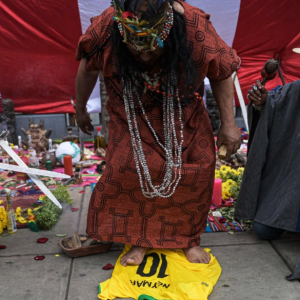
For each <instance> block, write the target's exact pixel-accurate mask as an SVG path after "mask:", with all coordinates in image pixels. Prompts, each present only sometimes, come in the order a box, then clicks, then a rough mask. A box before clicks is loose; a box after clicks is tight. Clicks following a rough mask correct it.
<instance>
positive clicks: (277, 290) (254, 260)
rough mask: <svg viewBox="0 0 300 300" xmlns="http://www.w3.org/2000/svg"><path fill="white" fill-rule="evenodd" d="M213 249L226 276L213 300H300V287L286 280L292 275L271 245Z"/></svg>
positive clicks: (215, 290)
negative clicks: (287, 276)
mask: <svg viewBox="0 0 300 300" xmlns="http://www.w3.org/2000/svg"><path fill="white" fill-rule="evenodd" d="M211 249H212V254H213V255H215V256H216V258H217V259H218V261H219V263H220V265H221V267H222V275H221V277H220V279H219V281H218V283H217V284H216V286H215V288H214V290H213V292H212V294H211V296H210V297H209V300H220V299H226V300H229V299H230V300H241V299H243V300H248V299H249V300H273V299H274V300H276V299H278V300H282V299H284V300H298V299H300V298H299V295H300V283H299V282H298V281H294V282H288V281H287V280H285V279H284V278H285V276H286V275H289V274H290V273H291V272H290V270H289V268H288V267H287V266H286V265H285V263H284V262H283V261H282V259H281V258H280V257H279V256H278V254H277V253H276V251H275V250H274V249H273V247H272V246H271V245H270V244H256V245H234V246H224V247H212V248H211ZM226 285H228V286H226Z"/></svg>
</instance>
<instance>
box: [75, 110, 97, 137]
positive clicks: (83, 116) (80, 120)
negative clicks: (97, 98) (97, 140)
mask: <svg viewBox="0 0 300 300" xmlns="http://www.w3.org/2000/svg"><path fill="white" fill-rule="evenodd" d="M76 122H77V125H78V127H79V128H80V129H81V131H82V132H84V133H86V134H88V135H91V134H92V131H94V126H93V124H92V119H91V118H90V115H89V114H88V112H87V110H86V108H82V109H79V108H77V107H76Z"/></svg>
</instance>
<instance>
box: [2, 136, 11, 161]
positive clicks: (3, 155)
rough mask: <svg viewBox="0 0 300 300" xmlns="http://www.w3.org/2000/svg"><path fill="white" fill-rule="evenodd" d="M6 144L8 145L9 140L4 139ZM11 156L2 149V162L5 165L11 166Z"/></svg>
mask: <svg viewBox="0 0 300 300" xmlns="http://www.w3.org/2000/svg"><path fill="white" fill-rule="evenodd" d="M4 142H5V143H6V144H7V145H8V142H7V138H5V139H4ZM9 159H10V155H9V154H8V153H7V152H6V150H5V149H4V148H2V162H3V163H4V164H9Z"/></svg>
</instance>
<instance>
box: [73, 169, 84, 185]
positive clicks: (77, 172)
mask: <svg viewBox="0 0 300 300" xmlns="http://www.w3.org/2000/svg"><path fill="white" fill-rule="evenodd" d="M74 177H75V183H76V184H82V174H81V171H80V168H78V167H76V168H75V173H74Z"/></svg>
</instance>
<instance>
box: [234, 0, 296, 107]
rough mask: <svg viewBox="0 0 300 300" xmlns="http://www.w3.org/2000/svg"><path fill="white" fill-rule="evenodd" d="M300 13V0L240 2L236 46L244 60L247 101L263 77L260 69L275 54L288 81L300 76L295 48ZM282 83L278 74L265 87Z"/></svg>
mask: <svg viewBox="0 0 300 300" xmlns="http://www.w3.org/2000/svg"><path fill="white" fill-rule="evenodd" d="M299 12H300V1H298V0H282V1H272V0H266V1H260V0H251V1H248V0H242V1H241V6H240V15H239V21H238V25H237V30H236V35H235V39H234V42H233V48H234V49H236V50H237V52H238V55H239V56H240V57H241V59H242V68H241V69H240V70H239V71H238V76H239V80H240V84H241V87H242V90H243V95H244V98H245V101H246V100H247V103H248V99H247V98H246V97H247V93H248V90H249V89H250V85H251V84H253V83H255V81H256V80H257V79H259V78H260V70H261V68H262V67H263V66H264V64H265V63H266V61H267V60H268V59H270V58H274V57H275V55H276V54H279V56H280V57H281V59H282V62H281V69H282V73H283V76H284V79H285V82H286V83H288V82H292V81H294V80H297V79H299V78H300V55H299V54H296V53H294V52H293V51H292V49H293V48H296V47H300V21H299ZM281 84H282V83H281V80H280V78H279V76H277V77H276V78H275V79H274V80H273V81H271V82H269V83H267V85H266V87H267V88H268V89H272V88H274V87H276V86H277V85H281ZM237 105H239V104H238V103H237Z"/></svg>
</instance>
